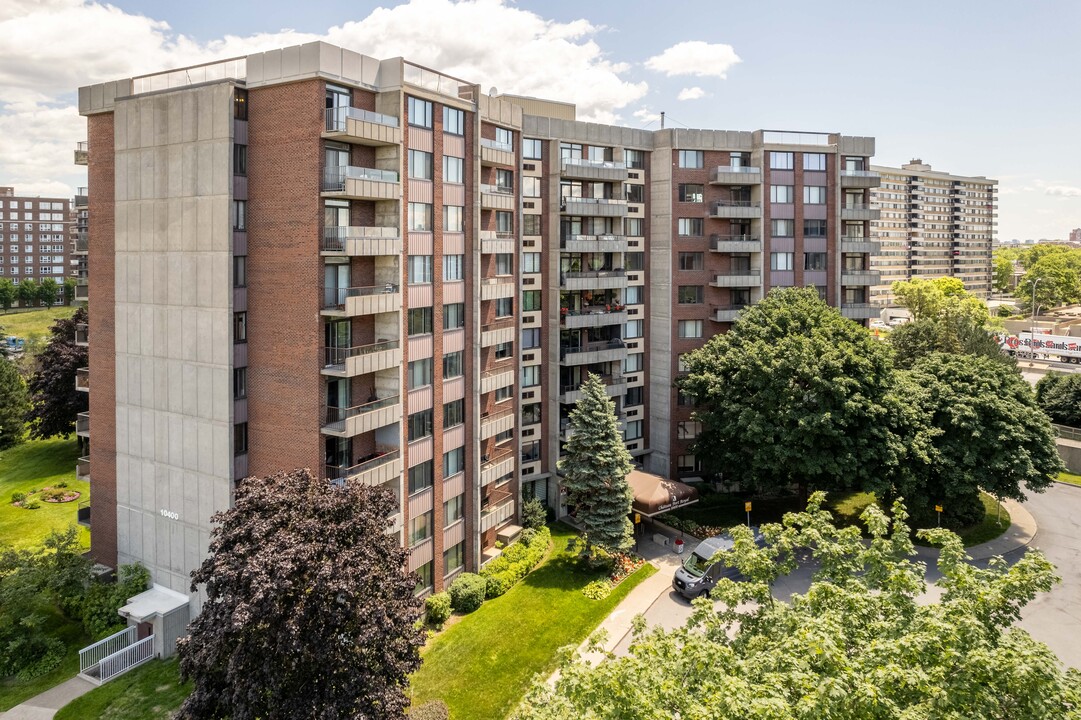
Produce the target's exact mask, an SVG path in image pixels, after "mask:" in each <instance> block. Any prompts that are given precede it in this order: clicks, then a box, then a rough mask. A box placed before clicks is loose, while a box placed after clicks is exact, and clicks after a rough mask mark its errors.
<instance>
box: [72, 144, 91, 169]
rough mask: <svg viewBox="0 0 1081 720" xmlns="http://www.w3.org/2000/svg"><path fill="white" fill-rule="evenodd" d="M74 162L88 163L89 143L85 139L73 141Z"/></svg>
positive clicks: (78, 163)
mask: <svg viewBox="0 0 1081 720" xmlns="http://www.w3.org/2000/svg"><path fill="white" fill-rule="evenodd" d="M75 164H76V165H88V164H90V144H89V143H88V142H87V141H85V140H83V141H82V142H77V143H75Z"/></svg>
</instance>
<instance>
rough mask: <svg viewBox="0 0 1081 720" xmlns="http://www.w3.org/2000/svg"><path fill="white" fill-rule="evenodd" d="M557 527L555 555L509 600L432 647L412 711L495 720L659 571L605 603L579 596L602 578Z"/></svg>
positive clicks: (494, 603) (492, 604) (417, 679)
mask: <svg viewBox="0 0 1081 720" xmlns="http://www.w3.org/2000/svg"><path fill="white" fill-rule="evenodd" d="M573 537H575V533H574V532H573V531H572V530H571V529H570V528H568V527H566V526H565V525H555V526H554V527H553V528H552V543H553V550H552V552H551V554H550V555H549V557H548V559H547V561H545V562H544V563H543V564H542V565H541V566H540V567H538V568H537V569H536V570H534V571H533V572H532V573H530V574H529V575H527V576H526V578H525V579H524V580H522V582H520V583H519V584H518V585H516V586H515V587H513V588H511V590H510V591H509V592H508V593H507V594H506V595H504V596H503V597H499V598H495V599H494V600H489V601H487V602H485V603H484V605H482V606H481V608H480V609H479V610H477V611H476V612H474V613H473V614H471V615H468V616H466V617H464V618H462V619H461V620H460V621H459V622H457V623H455V624H453V625H451V626H450V627H449V628H448V629H447V630H446V631H444V632H443V633H441V634H439V635H438V636H436V637H435V638H434V639H433V640H432V641H430V642H429V644H428V646H427V647H426V648H425V650H424V664H423V665H422V666H421V668H420V670H418V671H417V673H416V674H415V675H414V676H413V679H412V686H413V704H414V705H415V706H416V705H421V704H423V703H425V702H427V701H429V700H435V699H440V700H442V701H443V702H445V703H446V704H447V706H448V707H449V708H450V712H451V718H452V720H497V719H499V718H504V717H506V715H507V713H509V712H510V711H511V710H512V709H513V708H514V706H515V705H516V704H517V703H518V702H519V701H520V700H521V698H522V696H523V695H524V694H525V692H526V690H527V689H528V688H529V686H530V684H531V683H532V681H533V679H534V678H535V677H536V676H537V675H538V674H539V675H540V676H542V677H544V676H547V675H548V674H550V673H551V672H553V671H554V670H555V668H556V665H557V664H558V658H557V656H556V653H557V651H558V650H559V648H561V647H564V646H566V645H572V646H576V645H579V644H580V643H581V642H582V641H583V640H585V638H586V637H587V636H588V635H589V634H590V633H591V632H593V630H594V629H596V627H597V626H598V625H599V624H600V622H601V620H603V619H604V618H605V617H606V616H607V615H608V613H610V612H611V611H612V609H613V608H614V607H615V606H616V605H617V604H619V602H620V600H622V599H623V598H624V597H626V595H627V593H628V592H630V591H631V589H632V588H633V587H634V586H635V585H637V584H638V583H640V582H641V581H642V580H644V579H645V578H647V577H649V576H650V575H651V574H653V573H654V572H656V569H655V568H654V567H653V566H652V565H649V564H647V565H645V566H643V567H642V568H641V569H639V570H638V571H637V572H636V573H634V574H633V575H631V576H630V577H629V578H627V579H626V580H624V581H623V582H622V583H620V585H619V586H618V587H617V588H616V589H615V590H614V591H613V592H612V594H611V595H609V596H608V597H607V598H606V599H604V600H600V601H597V600H590V599H588V598H587V597H585V596H584V595H583V594H582V593H581V589H582V588H583V587H585V585H586V584H588V583H589V582H590V581H592V580H595V579H597V578H598V577H599V575H598V574H597V573H589V572H585V571H583V570H582V569H581V568H580V567H579V566H578V563H577V561H576V559H575V556H574V554H572V553H569V552H567V541H568V540H570V539H571V538H573Z"/></svg>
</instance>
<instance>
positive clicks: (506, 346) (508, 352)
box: [494, 342, 514, 360]
mask: <svg viewBox="0 0 1081 720" xmlns="http://www.w3.org/2000/svg"><path fill="white" fill-rule="evenodd" d="M494 354H495V359H496V360H506V359H507V358H509V357H511V356H513V355H514V343H512V342H505V343H499V344H498V345H496V346H495V353H494Z"/></svg>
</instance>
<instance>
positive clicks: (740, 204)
mask: <svg viewBox="0 0 1081 720" xmlns="http://www.w3.org/2000/svg"><path fill="white" fill-rule="evenodd" d="M761 205H762V204H761V203H759V202H757V201H755V200H717V201H715V202H714V203H713V208H714V210H716V209H717V208H734V207H736V208H756V207H761Z"/></svg>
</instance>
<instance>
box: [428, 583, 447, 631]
mask: <svg viewBox="0 0 1081 720" xmlns="http://www.w3.org/2000/svg"><path fill="white" fill-rule="evenodd" d="M424 609H425V611H426V613H427V617H428V623H429V624H430V625H435V626H437V627H438V626H440V625H442V624H443V623H445V622H446V621H447V618H449V617H450V593H448V592H446V591H444V592H438V593H436V594H434V595H429V596H428V598H427V599H426V600H425V601H424Z"/></svg>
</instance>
